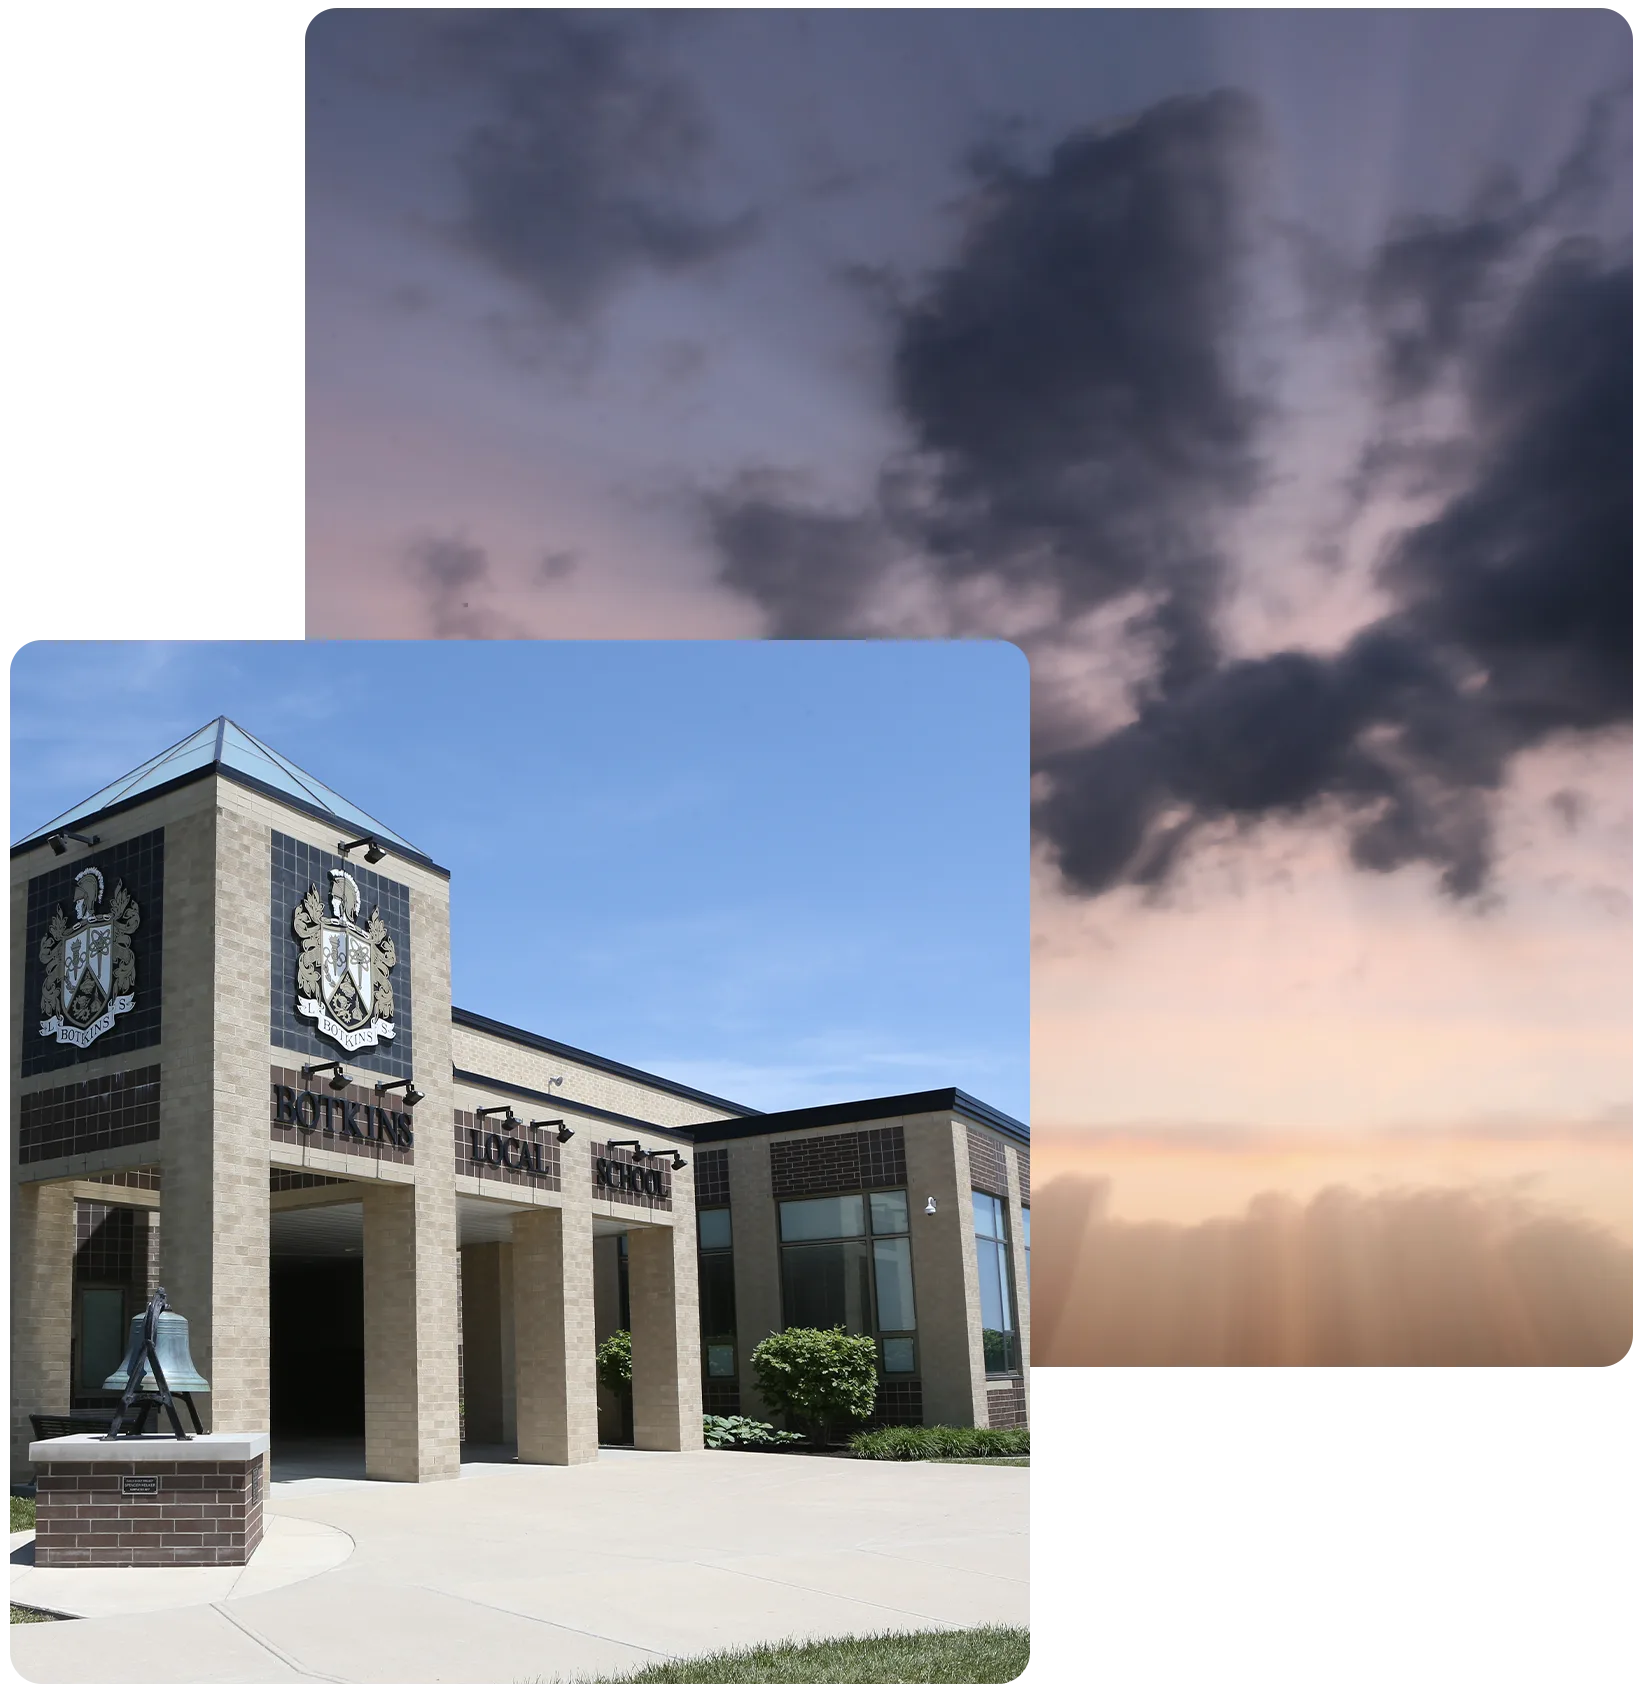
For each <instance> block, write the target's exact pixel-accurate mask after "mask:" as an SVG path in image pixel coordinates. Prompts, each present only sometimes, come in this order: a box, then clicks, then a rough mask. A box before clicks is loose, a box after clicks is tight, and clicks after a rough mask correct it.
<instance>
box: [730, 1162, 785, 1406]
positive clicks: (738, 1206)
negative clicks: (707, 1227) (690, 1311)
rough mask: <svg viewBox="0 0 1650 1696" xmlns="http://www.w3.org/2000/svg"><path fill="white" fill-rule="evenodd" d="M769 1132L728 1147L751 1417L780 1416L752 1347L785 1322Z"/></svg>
mask: <svg viewBox="0 0 1650 1696" xmlns="http://www.w3.org/2000/svg"><path fill="white" fill-rule="evenodd" d="M769 1141H770V1139H769V1138H767V1137H746V1138H744V1139H742V1140H740V1141H736V1142H730V1143H729V1144H728V1145H727V1147H728V1196H729V1212H730V1215H731V1221H730V1222H731V1227H732V1231H733V1291H734V1294H733V1299H734V1324H735V1326H736V1327H737V1335H738V1359H739V1405H740V1407H741V1408H743V1409H744V1410H745V1411H746V1413H747V1414H749V1415H750V1416H751V1417H753V1418H760V1419H769V1420H778V1419H779V1418H780V1414H779V1411H778V1410H777V1409H774V1408H770V1407H768V1406H767V1404H766V1403H765V1402H764V1401H763V1400H762V1397H761V1396H760V1394H759V1393H758V1392H757V1388H756V1376H755V1373H754V1372H753V1371H752V1370H751V1350H752V1349H754V1348H755V1347H756V1345H757V1344H758V1343H759V1342H761V1341H762V1339H763V1338H764V1337H767V1336H771V1335H772V1334H773V1333H774V1332H775V1331H777V1330H779V1329H780V1328H781V1326H783V1325H784V1323H785V1319H784V1314H783V1311H782V1306H781V1301H780V1288H779V1225H778V1221H777V1219H776V1217H775V1213H774V1205H773V1178H772V1171H771V1165H770V1161H769V1159H768V1143H769Z"/></svg>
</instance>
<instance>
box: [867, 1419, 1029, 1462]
mask: <svg viewBox="0 0 1650 1696" xmlns="http://www.w3.org/2000/svg"><path fill="white" fill-rule="evenodd" d="M848 1450H849V1452H850V1453H851V1454H854V1455H857V1456H858V1457H859V1458H860V1459H861V1460H981V1459H985V1458H987V1457H992V1456H997V1455H1029V1454H1030V1453H1031V1432H1030V1431H1029V1430H1028V1429H1027V1428H1026V1427H1025V1426H1023V1425H1016V1426H1012V1427H1010V1428H1009V1429H1007V1430H1003V1431H997V1430H991V1429H989V1428H987V1427H985V1426H979V1425H885V1426H884V1427H883V1428H882V1429H881V1430H880V1431H861V1432H860V1433H859V1434H858V1436H855V1437H852V1438H850V1439H849V1441H848Z"/></svg>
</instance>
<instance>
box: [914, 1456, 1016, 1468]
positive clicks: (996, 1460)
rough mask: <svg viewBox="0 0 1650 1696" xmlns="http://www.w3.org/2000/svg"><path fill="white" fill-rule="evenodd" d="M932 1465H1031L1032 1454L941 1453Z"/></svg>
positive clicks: (930, 1462)
mask: <svg viewBox="0 0 1650 1696" xmlns="http://www.w3.org/2000/svg"><path fill="white" fill-rule="evenodd" d="M928 1464H929V1465H930V1466H1030V1465H1031V1456H1030V1455H957V1456H953V1455H941V1456H939V1457H938V1458H937V1459H935V1460H931V1461H929V1463H928Z"/></svg>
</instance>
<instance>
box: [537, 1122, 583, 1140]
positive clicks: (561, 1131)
mask: <svg viewBox="0 0 1650 1696" xmlns="http://www.w3.org/2000/svg"><path fill="white" fill-rule="evenodd" d="M552 1125H555V1126H556V1127H558V1128H557V1131H556V1141H557V1142H571V1141H572V1140H573V1129H572V1127H571V1126H570V1125H569V1124H568V1123H567V1121H566V1120H565V1119H533V1120H530V1121H529V1122H528V1125H527V1128H528V1130H530V1131H545V1130H548V1129H549V1128H550V1127H551V1126H552Z"/></svg>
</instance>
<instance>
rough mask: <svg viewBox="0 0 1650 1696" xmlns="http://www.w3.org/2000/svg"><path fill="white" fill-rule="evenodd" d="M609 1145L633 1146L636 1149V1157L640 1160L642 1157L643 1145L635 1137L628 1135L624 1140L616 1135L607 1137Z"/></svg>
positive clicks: (618, 1146)
mask: <svg viewBox="0 0 1650 1696" xmlns="http://www.w3.org/2000/svg"><path fill="white" fill-rule="evenodd" d="M607 1146H608V1147H609V1148H633V1149H635V1150H636V1158H637V1159H638V1160H640V1159H641V1157H642V1145H641V1144H640V1143H639V1142H637V1140H636V1139H635V1138H634V1137H626V1138H623V1139H622V1140H621V1139H619V1138H616V1137H609V1138H608V1139H607Z"/></svg>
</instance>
